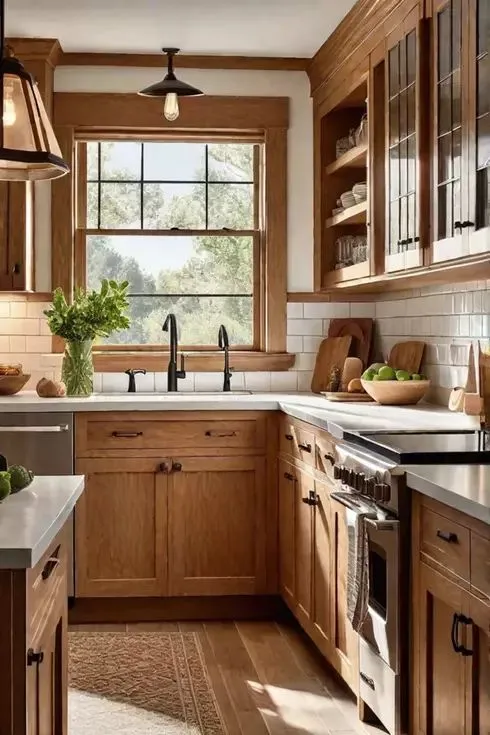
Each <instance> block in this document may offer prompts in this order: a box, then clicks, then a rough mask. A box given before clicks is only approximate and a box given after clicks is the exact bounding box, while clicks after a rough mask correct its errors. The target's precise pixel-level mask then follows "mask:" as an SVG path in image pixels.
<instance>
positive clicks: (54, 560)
mask: <svg viewBox="0 0 490 735" xmlns="http://www.w3.org/2000/svg"><path fill="white" fill-rule="evenodd" d="M59 553H60V546H57V547H56V549H55V550H54V552H53V554H52V556H50V557H49V559H48V561H47V562H46V564H45V565H44V569H43V570H42V572H41V578H42V579H43V581H44V582H46V580H48V579H49V578H50V576H51V575H52V573H53V572H54V570H55V569H56V567H57V566H58V564H59V563H60V560H59Z"/></svg>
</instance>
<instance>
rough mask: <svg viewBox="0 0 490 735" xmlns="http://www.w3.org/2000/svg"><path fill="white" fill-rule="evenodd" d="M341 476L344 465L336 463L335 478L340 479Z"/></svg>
mask: <svg viewBox="0 0 490 735" xmlns="http://www.w3.org/2000/svg"><path fill="white" fill-rule="evenodd" d="M341 477H342V467H340V466H339V465H338V464H336V465H334V468H333V479H334V480H340V479H341Z"/></svg>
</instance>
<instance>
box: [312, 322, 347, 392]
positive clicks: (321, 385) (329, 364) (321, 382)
mask: <svg viewBox="0 0 490 735" xmlns="http://www.w3.org/2000/svg"><path fill="white" fill-rule="evenodd" d="M351 342H352V337H351V335H346V336H345V337H327V338H326V339H324V340H323V341H322V343H321V345H320V347H319V348H318V354H317V356H316V363H315V370H314V372H313V378H312V380H311V390H312V391H313V393H321V391H322V390H323V391H326V390H328V385H329V383H330V373H331V372H332V369H333V368H334V367H337V368H339V370H340V371H341V372H342V369H343V367H344V363H345V359H346V357H347V356H348V355H349V349H350V345H351Z"/></svg>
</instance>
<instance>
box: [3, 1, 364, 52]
mask: <svg viewBox="0 0 490 735" xmlns="http://www.w3.org/2000/svg"><path fill="white" fill-rule="evenodd" d="M355 2H356V0H7V1H6V14H7V18H6V21H7V22H6V27H7V35H8V36H12V37H41V38H42V37H44V38H58V39H59V40H60V42H61V45H62V47H63V49H64V50H65V51H101V52H104V51H106V52H109V51H112V52H120V53H138V52H140V53H158V51H159V50H160V48H161V47H162V46H178V47H180V48H181V49H182V51H183V52H184V53H193V54H199V53H202V54H244V55H250V56H252V55H253V56H312V55H313V54H314V53H315V52H316V51H317V50H318V48H319V47H320V46H321V45H322V43H323V42H324V41H325V39H326V38H327V37H328V36H329V35H330V34H331V32H332V31H333V30H334V28H335V27H336V26H337V25H338V24H339V22H340V20H341V19H342V18H343V16H344V15H345V14H346V13H347V12H348V11H349V10H350V9H351V7H352V6H353V5H354V4H355Z"/></svg>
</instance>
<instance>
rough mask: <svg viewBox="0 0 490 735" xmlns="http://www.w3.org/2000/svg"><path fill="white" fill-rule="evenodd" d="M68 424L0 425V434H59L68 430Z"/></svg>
mask: <svg viewBox="0 0 490 735" xmlns="http://www.w3.org/2000/svg"><path fill="white" fill-rule="evenodd" d="M69 430H70V427H69V426H68V424H56V425H55V426H0V434H61V433H62V432H64V431H69Z"/></svg>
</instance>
